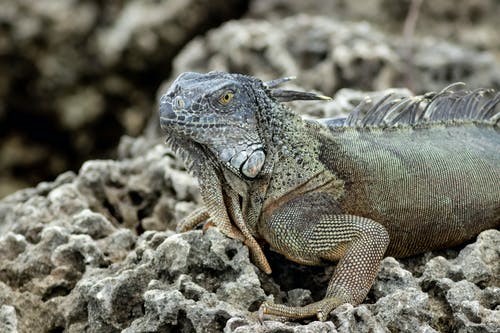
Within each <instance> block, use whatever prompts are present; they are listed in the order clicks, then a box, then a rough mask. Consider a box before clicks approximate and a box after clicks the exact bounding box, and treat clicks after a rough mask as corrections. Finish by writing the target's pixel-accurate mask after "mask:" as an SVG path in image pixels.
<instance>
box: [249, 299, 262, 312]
mask: <svg viewBox="0 0 500 333" xmlns="http://www.w3.org/2000/svg"><path fill="white" fill-rule="evenodd" d="M261 304H262V301H254V302H253V303H252V304H250V306H249V307H248V309H247V310H248V311H250V312H255V311H257V310H259V308H260V306H261Z"/></svg>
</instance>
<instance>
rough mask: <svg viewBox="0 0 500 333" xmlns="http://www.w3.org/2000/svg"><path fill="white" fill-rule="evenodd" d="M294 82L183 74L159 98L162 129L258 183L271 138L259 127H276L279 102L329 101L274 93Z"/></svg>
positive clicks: (319, 97)
mask: <svg viewBox="0 0 500 333" xmlns="http://www.w3.org/2000/svg"><path fill="white" fill-rule="evenodd" d="M290 79H291V78H284V79H278V80H274V81H269V82H266V83H264V82H262V81H261V80H259V79H257V78H254V77H251V76H245V75H241V74H229V73H224V72H210V73H207V74H199V73H191V72H187V73H183V74H181V75H180V76H179V77H178V78H177V79H176V80H175V81H174V82H173V83H172V86H171V87H170V88H169V89H168V91H167V92H166V94H165V95H163V96H162V97H161V100H160V124H161V127H162V128H163V129H164V130H166V131H167V132H168V133H169V134H170V135H175V136H178V137H179V139H182V140H192V141H194V142H196V143H198V144H200V145H202V146H203V147H206V148H208V149H209V150H210V151H211V152H212V153H213V154H215V155H216V156H217V159H218V160H219V161H220V162H221V163H223V164H225V165H226V166H227V167H228V168H229V169H231V170H232V171H234V172H235V173H237V174H239V175H244V176H245V177H247V178H255V177H256V176H257V175H258V174H259V172H260V171H261V169H262V167H263V165H264V162H265V160H266V151H267V149H272V147H269V146H270V145H271V144H272V140H271V139H272V137H273V134H272V133H268V132H266V130H265V127H266V126H264V125H263V124H262V123H259V121H261V122H262V121H267V122H268V123H270V122H274V120H275V119H274V118H276V117H274V116H275V115H276V116H277V112H278V110H277V108H278V107H279V102H280V101H291V100H298V99H325V98H326V97H324V96H321V95H317V94H314V93H304V92H297V91H290V90H281V89H275V88H276V87H277V86H278V85H280V84H281V83H284V82H287V81H289V80H290ZM264 110H265V112H264ZM273 112H274V115H273ZM264 114H265V115H264ZM263 118H266V119H263ZM267 127H269V126H267Z"/></svg>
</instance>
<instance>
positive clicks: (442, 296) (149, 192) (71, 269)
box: [0, 93, 500, 333]
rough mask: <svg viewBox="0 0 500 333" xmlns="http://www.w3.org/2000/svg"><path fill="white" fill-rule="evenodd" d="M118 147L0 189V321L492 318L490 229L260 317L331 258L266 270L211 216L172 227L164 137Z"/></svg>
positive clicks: (110, 325)
mask: <svg viewBox="0 0 500 333" xmlns="http://www.w3.org/2000/svg"><path fill="white" fill-rule="evenodd" d="M355 95H356V94H355V93H353V94H352V96H355ZM353 98H354V97H353ZM337 107H339V108H340V107H341V106H337ZM120 152H121V153H122V154H123V155H122V156H123V157H124V159H123V160H121V161H111V160H107V161H89V162H87V163H86V164H85V165H84V166H83V167H82V168H81V170H80V172H79V173H78V174H77V175H75V174H73V173H67V174H63V175H61V176H60V177H59V178H58V179H57V180H56V181H55V182H53V183H42V184H40V185H39V186H37V187H36V188H32V189H27V190H23V191H21V192H17V193H15V194H13V195H11V196H9V197H7V198H5V199H4V200H1V201H0V230H1V232H2V236H1V237H0V304H1V306H0V319H1V320H0V330H2V332H3V331H6V332H14V331H15V329H16V328H17V330H18V331H19V332H32V331H40V332H49V331H62V330H65V331H67V332H82V331H91V332H119V331H124V332H128V333H132V332H144V331H148V332H161V331H169V330H170V331H181V332H221V331H224V332H226V333H231V332H254V331H260V332H277V331H280V332H350V331H357V332H369V331H371V332H373V331H375V332H388V331H400V332H415V331H419V332H437V331H439V332H452V331H454V330H458V331H461V332H496V331H497V330H498V328H499V327H500V326H499V325H500V320H499V316H500V309H499V308H498V304H500V288H499V287H498V277H499V276H500V274H499V272H500V246H499V243H500V232H499V231H498V230H488V231H484V232H483V233H481V234H480V235H479V236H478V238H477V240H476V241H475V242H474V243H471V244H469V245H467V246H465V247H462V248H455V249H451V250H446V251H436V252H430V253H427V254H424V255H420V256H416V257H413V258H407V259H401V260H396V259H394V258H385V259H384V260H383V261H382V264H381V270H380V272H379V274H378V277H377V279H376V281H375V284H374V286H373V288H372V290H371V291H370V293H369V295H368V297H367V300H366V302H365V303H364V304H361V305H359V306H356V307H353V306H351V305H347V304H346V305H342V306H340V307H339V308H337V309H335V310H334V311H333V312H332V314H331V321H327V322H317V321H314V320H308V321H304V322H281V321H278V320H276V318H266V320H265V322H264V324H261V323H259V321H258V318H257V314H256V313H255V311H256V310H258V308H259V306H260V304H261V303H262V302H263V301H266V300H267V301H275V302H285V303H287V304H290V305H304V304H307V303H309V302H311V301H315V300H319V299H321V298H322V297H323V295H324V292H325V289H326V286H327V283H328V279H329V277H330V276H331V273H332V270H333V269H334V267H333V266H332V267H306V266H301V265H298V264H295V263H292V262H290V261H288V260H286V259H285V258H284V257H282V256H281V255H278V254H276V253H274V252H272V251H269V250H268V249H267V248H266V249H265V253H266V255H267V256H268V258H269V261H270V264H271V267H273V273H272V274H271V275H270V276H267V275H265V274H264V273H262V272H260V271H259V270H258V269H257V268H256V267H255V266H253V265H252V264H251V262H250V259H249V253H248V249H247V248H246V247H245V246H244V245H243V244H241V243H240V242H238V241H236V240H231V239H228V238H227V237H225V236H223V235H222V234H221V233H220V232H219V231H218V230H216V229H215V228H209V229H208V230H206V231H201V230H195V231H191V232H188V233H183V234H177V233H175V232H174V229H175V221H176V220H177V219H178V218H181V217H182V216H184V215H185V214H186V213H188V212H189V209H190V208H194V207H197V206H198V205H199V196H198V194H197V193H195V192H196V186H195V183H194V182H193V179H192V178H191V177H190V176H188V175H187V174H186V173H185V171H184V170H183V169H182V167H181V164H180V163H179V162H178V161H176V160H174V159H173V158H172V157H171V154H170V152H169V151H168V150H167V149H166V148H165V147H164V146H163V145H155V144H153V143H151V142H147V141H145V140H138V141H137V142H135V143H132V141H130V140H124V141H123V146H122V147H120ZM172 177H175V178H176V179H175V181H173V180H172ZM172 203H173V204H172ZM124 205H128V207H127V208H124V207H123V206H124ZM176 214H177V215H176ZM174 216H175V217H174ZM125 217H126V218H125ZM168 218H171V221H168V222H166V220H165V219H168ZM145 221H148V222H147V223H145ZM148 226H153V227H151V228H149V227H148ZM160 227H162V228H163V229H164V230H163V231H158V230H157V229H158V228H160ZM165 229H166V230H165ZM168 229H170V230H168Z"/></svg>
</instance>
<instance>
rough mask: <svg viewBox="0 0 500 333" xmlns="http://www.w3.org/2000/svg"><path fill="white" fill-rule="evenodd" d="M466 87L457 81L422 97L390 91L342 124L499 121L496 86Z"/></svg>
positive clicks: (366, 102) (367, 102)
mask: <svg viewBox="0 0 500 333" xmlns="http://www.w3.org/2000/svg"><path fill="white" fill-rule="evenodd" d="M463 86H464V84H463V83H454V84H452V85H450V86H448V87H446V88H444V89H443V90H442V91H440V92H438V93H435V92H431V93H427V94H425V95H420V96H411V97H403V98H400V97H394V96H393V95H392V94H388V95H385V96H383V97H382V98H380V99H379V100H378V101H373V100H372V99H370V98H366V99H365V100H364V101H362V102H361V103H360V104H359V105H358V106H357V107H356V108H355V109H354V110H353V111H352V112H351V113H350V114H349V116H348V117H347V119H346V120H345V122H344V123H343V124H342V125H343V126H344V127H357V128H359V127H373V126H374V127H377V126H378V127H394V126H398V125H418V124H425V123H461V122H475V123H482V124H491V125H496V124H498V123H499V121H500V108H499V107H498V105H499V104H500V92H495V91H494V90H492V89H476V90H473V91H470V90H464V89H457V88H461V87H463Z"/></svg>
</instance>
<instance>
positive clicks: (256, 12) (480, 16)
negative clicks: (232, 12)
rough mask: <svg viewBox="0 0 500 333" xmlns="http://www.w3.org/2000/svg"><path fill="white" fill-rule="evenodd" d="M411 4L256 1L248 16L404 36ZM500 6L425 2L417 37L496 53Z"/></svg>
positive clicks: (489, 0)
mask: <svg viewBox="0 0 500 333" xmlns="http://www.w3.org/2000/svg"><path fill="white" fill-rule="evenodd" d="M411 3H412V1H399V0H373V1H370V2H369V3H367V2H363V1H349V0H333V1H332V0H323V1H321V0H318V1H301V0H287V1H283V0H254V1H252V2H251V4H250V8H249V11H248V13H247V15H246V16H247V17H252V18H259V19H263V18H264V19H271V20H272V19H278V18H283V17H287V16H293V15H296V14H297V13H304V14H308V15H311V16H312V15H315V16H317V15H321V16H325V17H328V18H333V19H335V20H340V21H346V22H348V21H368V22H371V23H373V24H374V25H376V26H377V27H378V28H379V29H382V30H384V31H387V32H390V33H393V34H398V35H399V34H402V33H403V29H404V28H403V25H404V23H405V20H406V17H407V15H408V10H409V7H410V6H411ZM499 10H500V5H499V3H498V2H497V1H495V0H481V1H459V2H457V1H455V0H441V1H430V2H429V1H423V2H422V3H421V6H420V10H419V12H418V17H417V21H416V27H415V33H416V35H419V36H421V35H428V36H436V37H439V38H446V39H448V40H451V41H454V42H458V43H460V44H462V45H467V46H469V47H472V48H474V49H478V50H490V51H493V52H495V50H498V47H499V46H500V41H499V40H498V38H497V33H496V30H495V23H494V22H496V21H497V19H498V17H497V16H496V13H498V11H499Z"/></svg>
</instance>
